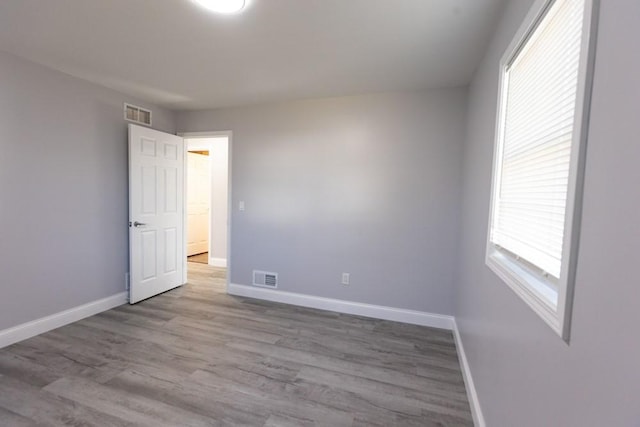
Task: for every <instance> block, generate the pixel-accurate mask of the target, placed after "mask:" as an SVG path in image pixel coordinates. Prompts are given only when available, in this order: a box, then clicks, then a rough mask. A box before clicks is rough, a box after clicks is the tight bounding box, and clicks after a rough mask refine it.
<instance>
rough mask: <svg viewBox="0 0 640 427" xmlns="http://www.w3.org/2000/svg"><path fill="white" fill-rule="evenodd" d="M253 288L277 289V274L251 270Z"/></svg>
mask: <svg viewBox="0 0 640 427" xmlns="http://www.w3.org/2000/svg"><path fill="white" fill-rule="evenodd" d="M253 286H263V287H265V288H277V287H278V273H270V272H268V271H260V270H253Z"/></svg>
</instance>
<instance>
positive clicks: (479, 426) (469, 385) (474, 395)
mask: <svg viewBox="0 0 640 427" xmlns="http://www.w3.org/2000/svg"><path fill="white" fill-rule="evenodd" d="M453 338H454V339H455V342H456V350H457V353H458V360H459V362H460V368H461V369H462V377H463V378H464V385H465V389H466V390H467V399H468V400H469V406H470V407H471V415H472V416H473V425H474V426H476V427H486V425H487V424H486V423H485V421H484V415H482V408H481V407H480V400H479V399H478V392H477V391H476V386H475V384H474V382H473V376H472V375H471V368H470V367H469V362H468V361H467V355H466V354H465V352H464V346H463V345H462V337H461V336H460V331H459V330H458V323H457V322H456V320H455V318H454V319H453Z"/></svg>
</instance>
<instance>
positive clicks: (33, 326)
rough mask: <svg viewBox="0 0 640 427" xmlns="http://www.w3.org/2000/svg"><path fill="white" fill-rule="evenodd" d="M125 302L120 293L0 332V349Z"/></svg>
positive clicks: (124, 297)
mask: <svg viewBox="0 0 640 427" xmlns="http://www.w3.org/2000/svg"><path fill="white" fill-rule="evenodd" d="M126 302H127V293H126V292H121V293H119V294H115V295H112V296H110V297H106V298H102V299H99V300H96V301H92V302H90V303H87V304H83V305H80V306H77V307H74V308H70V309H68V310H64V311H61V312H59V313H56V314H52V315H50V316H46V317H41V318H40V319H36V320H32V321H31V322H26V323H23V324H21V325H17V326H14V327H12V328H9V329H5V330H2V331H0V348H3V347H6V346H8V345H11V344H14V343H17V342H19V341H22V340H26V339H27V338H31V337H34V336H36V335H39V334H42V333H45V332H48V331H50V330H52V329H56V328H59V327H61V326H64V325H68V324H69V323H73V322H77V321H78V320H80V319H84V318H85V317H89V316H93V315H94V314H98V313H101V312H103V311H106V310H110V309H112V308H114V307H117V306H119V305H122V304H125V303H126Z"/></svg>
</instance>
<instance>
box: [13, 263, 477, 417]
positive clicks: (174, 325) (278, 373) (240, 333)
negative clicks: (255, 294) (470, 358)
mask: <svg viewBox="0 0 640 427" xmlns="http://www.w3.org/2000/svg"><path fill="white" fill-rule="evenodd" d="M68 425H71V426H185V427H186V426H256V427H262V426H266V427H275V426H279V427H288V426H296V427H305V426H314V427H317V426H330V427H341V426H345V427H364V426H370V427H376V426H380V427H382V426H384V427H392V426H397V427H410V426H427V427H429V426H450V427H458V426H472V425H473V422H472V417H471V412H470V409H469V403H468V400H467V395H466V390H465V387H464V380H463V377H462V373H461V371H460V365H459V361H458V355H457V352H456V348H455V343H454V338H453V335H452V333H451V331H446V330H441V329H433V328H426V327H421V326H416V325H407V324H400V323H395V322H389V321H384V320H379V319H370V318H365V317H361V316H350V315H345V314H340V313H335V312H329V311H322V310H315V309H311V308H305V307H295V306H290V305H286V304H279V303H272V302H268V301H262V300H254V299H249V298H240V297H233V296H229V295H227V294H226V290H225V269H220V268H215V267H210V266H208V265H206V264H196V263H189V282H188V284H187V285H185V286H182V287H179V288H177V289H174V290H171V291H169V292H166V293H164V294H161V295H158V296H156V297H154V298H150V299H148V300H145V301H142V302H140V303H138V304H135V305H123V306H120V307H117V308H115V309H112V310H109V311H106V312H103V313H100V314H98V315H95V316H92V317H89V318H86V319H83V320H81V321H79V322H76V323H73V324H70V325H67V326H64V327H62V328H58V329H56V330H53V331H51V332H48V333H46V334H42V335H39V336H37V337H34V338H31V339H29V340H25V341H23V342H20V343H17V344H14V345H12V346H9V347H6V348H4V349H0V426H3V427H4V426H16V427H20V426H68Z"/></svg>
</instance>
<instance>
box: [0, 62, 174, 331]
mask: <svg viewBox="0 0 640 427" xmlns="http://www.w3.org/2000/svg"><path fill="white" fill-rule="evenodd" d="M125 101H126V102H132V103H135V104H137V105H142V106H145V107H149V108H152V109H153V119H154V127H156V128H159V129H162V130H166V131H174V122H173V113H170V112H168V111H166V110H161V109H159V108H157V107H154V106H152V105H146V104H142V103H140V102H137V100H135V99H131V98H128V97H126V96H124V95H121V94H119V93H117V92H113V91H110V90H108V89H104V88H101V87H99V86H96V85H93V84H90V83H87V82H84V81H82V80H78V79H76V78H73V77H70V76H67V75H65V74H62V73H59V72H57V71H52V70H50V69H47V68H43V67H41V66H39V65H36V64H34V63H31V62H28V61H25V60H22V59H19V58H17V57H15V56H12V55H9V54H6V53H2V52H0V197H1V198H0V290H1V291H2V296H1V297H0V330H2V329H5V328H8V327H11V326H14V325H17V324H20V323H23V322H27V321H30V320H34V319H37V318H40V317H43V316H47V315H50V314H53V313H57V312H60V311H62V310H65V309H69V308H72V307H75V306H78V305H81V304H84V303H87V302H91V301H94V300H96V299H100V298H104V297H107V296H111V295H114V294H117V293H119V292H123V291H124V288H125V282H124V274H125V271H127V269H128V243H127V242H128V240H127V226H126V223H127V217H128V211H127V209H128V207H127V192H128V190H127V131H126V124H125V121H124V119H123V105H122V104H123V102H125Z"/></svg>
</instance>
